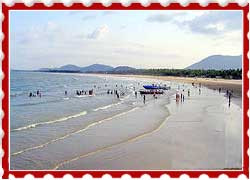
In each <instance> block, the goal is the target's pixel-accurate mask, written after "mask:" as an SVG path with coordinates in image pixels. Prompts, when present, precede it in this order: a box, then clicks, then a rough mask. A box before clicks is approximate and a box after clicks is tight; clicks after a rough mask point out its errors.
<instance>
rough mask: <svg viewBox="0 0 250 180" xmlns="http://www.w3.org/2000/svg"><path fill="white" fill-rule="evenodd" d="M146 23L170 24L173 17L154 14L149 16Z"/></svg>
mask: <svg viewBox="0 0 250 180" xmlns="http://www.w3.org/2000/svg"><path fill="white" fill-rule="evenodd" d="M146 21H148V22H157V23H163V22H169V21H171V16H169V15H166V14H154V15H151V16H149V17H148V18H147V19H146Z"/></svg>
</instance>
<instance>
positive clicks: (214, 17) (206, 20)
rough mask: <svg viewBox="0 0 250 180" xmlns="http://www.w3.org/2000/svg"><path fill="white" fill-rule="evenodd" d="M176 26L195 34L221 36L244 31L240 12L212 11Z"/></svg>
mask: <svg viewBox="0 0 250 180" xmlns="http://www.w3.org/2000/svg"><path fill="white" fill-rule="evenodd" d="M175 24H176V25H178V26H179V27H181V28H187V29H188V30H190V31H191V32H193V33H199V34H205V35H219V34H222V33H225V32H230V31H236V30H241V29H242V14H241V12H239V11H224V12H222V11H210V12H208V13H205V14H203V15H201V16H197V17H195V18H194V19H192V20H188V21H183V22H178V21H175Z"/></svg>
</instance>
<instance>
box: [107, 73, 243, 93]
mask: <svg viewBox="0 0 250 180" xmlns="http://www.w3.org/2000/svg"><path fill="white" fill-rule="evenodd" d="M112 76H118V77H135V78H144V79H145V78H148V79H156V80H164V81H170V82H171V81H174V82H181V83H190V84H191V83H195V84H196V85H198V84H199V83H201V84H202V85H203V86H206V87H208V88H210V89H216V90H218V89H219V88H222V90H223V91H225V90H226V89H229V90H233V91H234V92H235V95H236V96H237V97H241V96H242V80H233V79H216V78H191V77H175V76H149V75H119V74H116V75H112Z"/></svg>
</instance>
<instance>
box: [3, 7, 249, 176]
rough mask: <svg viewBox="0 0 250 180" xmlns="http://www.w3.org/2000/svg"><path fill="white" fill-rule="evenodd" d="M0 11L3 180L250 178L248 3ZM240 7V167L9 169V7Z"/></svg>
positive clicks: (162, 8)
mask: <svg viewBox="0 0 250 180" xmlns="http://www.w3.org/2000/svg"><path fill="white" fill-rule="evenodd" d="M2 5H3V6H2V12H3V14H4V20H3V22H2V31H3V34H4V39H3V41H2V50H3V54H4V58H3V61H2V70H3V73H4V78H3V81H2V89H3V93H4V97H3V99H2V104H3V106H2V108H3V111H4V114H5V115H4V117H3V121H2V128H3V131H4V134H5V135H4V136H3V139H2V147H3V150H4V155H3V158H2V167H3V170H4V174H3V179H8V178H9V175H10V174H12V175H14V176H15V177H16V178H17V177H18V178H21V177H24V176H25V175H27V174H32V175H33V176H34V177H37V178H41V177H44V176H45V175H47V174H51V175H53V176H54V177H56V178H62V177H63V176H64V175H66V174H71V175H72V176H73V177H75V178H81V177H82V176H83V175H85V174H90V175H92V176H93V177H95V178H99V177H102V176H103V175H104V174H109V175H111V176H112V177H113V178H116V177H121V176H122V175H124V174H129V175H130V176H131V177H134V178H137V177H141V176H142V175H143V174H148V175H150V176H151V177H154V178H157V177H160V176H161V175H163V174H167V175H169V176H170V177H172V178H178V177H180V176H181V175H183V174H187V175H189V176H190V177H193V178H195V177H199V176H200V175H202V174H206V175H208V176H209V177H213V178H215V177H219V176H220V175H221V174H226V175H227V176H229V177H232V178H235V177H238V176H239V175H241V174H244V175H245V176H246V177H248V178H249V157H248V154H247V150H248V148H249V137H248V135H247V131H248V129H249V118H248V115H247V111H248V109H249V99H248V95H247V92H248V87H249V79H248V76H247V72H248V70H249V59H248V56H247V53H248V51H249V39H248V37H247V34H248V32H249V19H248V18H247V15H248V12H249V4H247V5H246V6H244V7H241V6H239V5H238V4H237V3H229V4H228V5H227V6H225V7H221V6H220V5H219V4H218V3H210V4H208V6H206V7H203V6H201V5H200V4H199V3H190V4H189V5H188V6H186V7H183V6H181V5H180V4H179V3H170V4H169V5H168V6H167V7H163V6H161V4H160V3H151V4H150V5H149V6H147V7H144V6H143V5H141V4H140V3H131V4H130V5H129V6H128V7H125V6H123V5H122V4H121V3H112V4H111V5H110V6H108V7H105V6H104V5H103V4H102V3H93V4H92V5H91V6H90V7H87V6H85V5H83V4H82V3H74V4H72V6H70V7H66V6H65V5H64V4H63V3H54V4H53V5H52V6H50V7H47V6H45V5H44V4H43V3H34V5H33V6H31V7H27V6H26V5H25V4H23V3H16V4H14V5H13V6H11V7H8V6H7V5H5V4H2ZM86 9H87V10H242V11H243V24H244V25H243V36H244V38H243V43H244V50H243V121H244V123H243V141H244V143H243V161H244V164H243V169H242V170H230V171H228V170H215V171H183V170H182V171H172V170H170V171H168V170H166V171H150V170H149V171H110V170H109V171H14V170H10V169H9V148H8V147H9V139H8V136H7V134H8V133H9V129H8V127H9V117H8V114H9V53H8V52H9V11H10V10H86Z"/></svg>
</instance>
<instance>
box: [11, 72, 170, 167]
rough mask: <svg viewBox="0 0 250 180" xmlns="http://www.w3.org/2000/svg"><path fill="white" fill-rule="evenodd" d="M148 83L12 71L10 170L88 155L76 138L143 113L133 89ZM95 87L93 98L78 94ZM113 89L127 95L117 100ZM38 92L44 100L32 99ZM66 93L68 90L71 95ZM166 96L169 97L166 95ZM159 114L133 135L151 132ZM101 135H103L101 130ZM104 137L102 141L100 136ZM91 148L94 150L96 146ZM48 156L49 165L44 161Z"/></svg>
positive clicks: (76, 75) (90, 76)
mask: <svg viewBox="0 0 250 180" xmlns="http://www.w3.org/2000/svg"><path fill="white" fill-rule="evenodd" d="M143 83H150V84H152V83H155V81H154V80H142V79H136V78H118V77H110V76H109V77H104V76H96V75H84V74H52V73H39V72H17V71H11V96H10V106H11V107H10V130H11V134H10V152H11V168H13V169H20V168H21V169H23V168H24V169H46V168H48V167H49V168H53V166H52V165H51V167H50V164H54V163H55V162H57V161H59V160H63V158H66V157H68V156H73V155H76V154H77V153H78V154H80V153H82V152H83V150H84V151H87V149H85V148H83V147H82V146H81V143H80V144H79V141H78V140H77V139H79V137H78V138H76V136H77V135H79V134H84V136H85V133H88V132H89V131H91V130H92V129H93V128H96V127H99V126H101V127H102V126H103V125H104V124H105V125H106V124H108V121H112V122H113V121H115V120H116V121H117V120H119V121H121V119H122V118H124V117H125V116H127V114H129V115H130V114H132V113H134V114H135V115H136V114H137V113H138V112H139V113H140V112H141V111H142V110H140V108H142V107H144V106H145V105H144V104H143V101H142V97H141V96H140V95H139V94H138V96H137V98H136V97H135V95H134V90H136V91H138V90H139V89H140V88H141V87H142V84H143ZM158 83H159V81H158ZM166 83H168V82H166ZM90 89H93V90H94V96H88V95H83V96H77V95H76V94H75V92H76V90H85V91H88V90H90ZM108 89H111V90H118V92H120V93H121V92H123V93H124V96H121V97H120V98H119V99H118V98H117V97H116V96H115V95H114V94H112V95H111V94H107V90H108ZM37 90H39V91H40V92H41V94H42V96H41V97H39V96H37V97H28V95H29V92H33V93H36V91H37ZM64 91H67V92H68V93H67V95H65V94H64ZM166 97H169V96H167V95H166ZM150 101H152V96H150V97H147V103H146V104H148V103H149V102H150ZM164 103H165V104H166V103H167V102H164ZM151 108H154V107H153V106H152V107H151ZM157 112H158V111H157ZM163 113H165V112H163ZM140 114H142V115H145V114H144V113H140ZM156 115H157V116H155V118H154V119H152V120H153V121H152V122H150V123H151V124H149V125H148V126H143V123H142V122H141V127H142V129H139V128H138V127H139V124H137V127H136V129H138V131H133V130H131V133H134V134H136V133H137V132H138V133H141V132H142V133H143V132H144V131H145V130H146V129H147V128H151V126H153V125H154V123H157V121H158V117H159V115H160V114H159V115H158V113H156ZM133 118H135V119H137V117H136V116H130V117H129V119H133ZM142 119H143V117H142ZM154 121H156V122H154ZM126 122H128V121H126ZM118 124H121V123H118ZM128 127H129V124H128V125H124V127H122V128H120V129H119V131H120V132H123V130H122V129H124V128H128ZM131 128H133V127H131ZM99 132H100V133H102V130H100V131H98V133H99ZM128 132H130V130H125V131H124V132H123V133H124V134H123V136H124V137H127V138H129V137H130V136H129V133H128ZM113 135H114V138H113V139H112V138H111V139H110V140H111V141H112V142H113V141H114V139H115V137H118V136H117V135H116V134H113ZM99 136H100V138H101V135H99ZM123 136H122V137H120V138H118V139H117V142H118V141H119V140H122V139H124V137H123ZM72 138H73V139H72ZM125 139H126V138H125ZM93 142H94V141H93ZM102 142H104V141H102ZM65 143H66V145H65ZM68 143H69V144H68ZM72 143H73V144H72ZM82 143H83V145H87V144H90V142H88V141H87V140H83V141H82ZM110 143H111V142H110ZM99 144H100V143H99ZM104 145H106V144H105V143H104ZM104 145H102V146H104ZM72 146H76V147H78V148H77V150H78V151H79V152H78V151H77V152H75V153H76V154H74V153H73V152H72V153H73V154H72V153H69V152H68V151H67V147H70V150H72V148H71V147H72ZM99 146H100V147H102V146H101V144H100V145H98V147H96V148H99ZM57 147H58V148H59V149H58V150H57ZM90 148H92V146H90ZM62 149H63V150H62ZM92 149H93V150H95V148H92ZM41 152H42V153H41ZM43 153H45V154H47V155H45V156H44V157H43V158H42V159H36V158H37V157H39V158H40V157H41V155H42V154H43ZM60 155H62V157H61V156H60ZM57 156H59V157H60V158H58V160H56V157H57ZM47 158H48V160H49V161H50V162H44V161H45V159H47ZM40 161H41V162H40Z"/></svg>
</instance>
